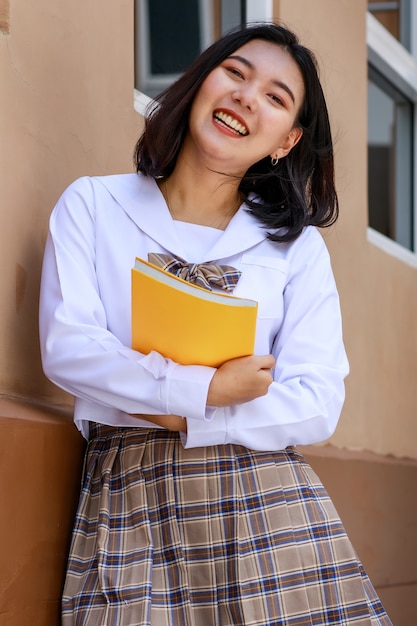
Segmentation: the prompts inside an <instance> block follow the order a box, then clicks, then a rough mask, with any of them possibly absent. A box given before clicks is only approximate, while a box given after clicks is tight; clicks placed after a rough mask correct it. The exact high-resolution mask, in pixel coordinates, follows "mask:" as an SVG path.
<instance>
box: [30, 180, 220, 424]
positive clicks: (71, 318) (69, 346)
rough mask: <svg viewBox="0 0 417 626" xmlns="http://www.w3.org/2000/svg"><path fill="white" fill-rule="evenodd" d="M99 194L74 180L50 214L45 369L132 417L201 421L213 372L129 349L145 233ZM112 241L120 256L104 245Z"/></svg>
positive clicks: (71, 388) (43, 303)
mask: <svg viewBox="0 0 417 626" xmlns="http://www.w3.org/2000/svg"><path fill="white" fill-rule="evenodd" d="M100 193H101V190H100V189H99V191H97V185H96V186H94V185H93V184H92V183H91V179H88V178H84V179H80V180H78V181H76V182H75V183H73V184H72V185H71V186H70V187H69V188H68V189H67V190H66V192H65V193H64V194H63V196H62V197H61V199H60V200H59V202H58V204H57V206H56V208H55V209H54V211H53V214H52V216H51V219H50V231H49V235H48V240H47V244H46V249H45V256H44V263H43V271H42V283H41V297H40V339H41V353H42V361H43V367H44V371H45V373H46V375H47V376H48V377H49V378H50V379H51V380H52V381H53V382H54V383H55V384H56V385H58V386H59V387H61V388H63V389H65V390H66V391H68V392H70V393H71V394H74V395H75V396H77V397H78V398H82V399H85V400H87V401H92V402H97V403H99V404H100V405H103V406H104V407H112V408H115V409H117V410H119V411H122V412H124V413H126V414H130V413H148V414H167V413H174V414H178V415H182V414H185V413H186V414H189V415H193V416H194V417H195V418H200V419H203V418H204V417H205V415H206V411H207V409H206V397H207V390H208V386H209V383H210V380H211V377H212V376H213V373H214V370H213V369H211V368H205V367H199V366H187V367H185V366H180V365H177V364H176V363H173V362H172V361H170V360H168V359H165V358H163V357H162V356H161V355H159V354H157V353H155V352H153V353H151V354H149V355H142V354H140V353H138V352H136V351H134V350H132V349H131V348H130V347H129V346H130V268H131V266H132V265H133V261H134V257H135V251H136V252H137V250H138V247H139V246H140V245H141V240H140V237H141V236H142V235H141V234H140V233H136V231H137V229H135V228H132V223H131V221H130V220H129V218H128V217H127V216H126V215H125V214H124V213H123V211H121V210H120V207H117V205H114V204H112V203H109V201H107V203H103V202H101V198H100ZM97 195H98V197H96V196H97ZM98 207H99V208H98ZM115 212H117V217H113V215H114V214H115ZM112 220H114V224H112ZM103 225H105V226H103ZM104 227H105V228H106V229H107V230H106V233H105V234H103V232H102V231H103V228H104ZM129 232H132V233H134V235H133V239H132V240H131V241H130V240H129V241H128V233H129ZM110 239H111V240H112V245H113V246H114V247H115V249H118V250H119V251H120V252H119V254H118V255H117V256H116V254H115V253H114V250H113V251H109V250H108V248H107V247H106V246H104V247H103V245H104V244H103V242H106V241H107V240H110ZM106 245H107V244H106ZM109 257H110V258H109ZM96 412H97V413H98V417H99V413H100V411H99V410H97V408H96ZM131 420H132V423H134V418H131Z"/></svg>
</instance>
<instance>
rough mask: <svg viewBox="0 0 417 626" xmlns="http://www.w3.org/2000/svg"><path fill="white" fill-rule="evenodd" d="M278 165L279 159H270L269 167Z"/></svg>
mask: <svg viewBox="0 0 417 626" xmlns="http://www.w3.org/2000/svg"><path fill="white" fill-rule="evenodd" d="M278 163H279V158H278V157H271V165H272V167H275V166H276V165H278Z"/></svg>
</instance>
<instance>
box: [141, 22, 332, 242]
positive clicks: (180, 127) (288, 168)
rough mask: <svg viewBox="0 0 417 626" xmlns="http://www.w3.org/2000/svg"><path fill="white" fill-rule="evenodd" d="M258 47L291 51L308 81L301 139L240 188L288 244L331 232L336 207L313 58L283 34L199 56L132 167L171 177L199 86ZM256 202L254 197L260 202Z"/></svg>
mask: <svg viewBox="0 0 417 626" xmlns="http://www.w3.org/2000/svg"><path fill="white" fill-rule="evenodd" d="M253 39H261V40H264V41H268V42H271V43H274V44H276V45H277V46H279V47H281V48H283V49H284V50H286V52H287V53H288V54H290V55H291V57H292V58H293V59H294V61H295V62H296V63H297V65H298V67H299V69H300V72H301V74H302V77H303V81H304V88H305V97H304V101H303V104H302V106H301V110H300V112H299V116H298V120H297V122H296V125H297V126H299V127H300V128H302V130H303V134H302V137H301V139H300V140H299V142H298V143H297V144H296V145H295V146H294V148H293V149H292V150H291V151H290V152H289V154H288V155H287V156H286V157H285V158H283V159H281V160H280V161H279V163H278V165H277V166H275V167H273V166H272V165H271V161H270V159H269V157H267V158H264V159H262V160H260V161H258V162H257V163H254V164H253V165H252V166H251V167H250V168H249V170H248V171H247V172H246V174H245V176H244V177H243V179H242V180H241V182H240V186H239V190H240V192H241V193H242V195H243V197H244V198H245V201H246V203H247V205H248V207H249V210H250V211H251V213H252V214H253V215H254V216H255V217H256V218H257V219H258V220H259V221H260V222H262V223H263V224H264V226H265V228H267V229H268V231H269V232H268V237H269V238H270V239H272V240H275V241H291V240H294V239H296V238H297V237H298V235H299V234H300V233H301V232H302V230H303V228H304V227H305V226H307V225H314V226H321V227H323V226H330V225H331V224H333V223H334V222H335V221H336V219H337V217H338V212H339V206H338V199H337V194H336V190H335V185H334V160H333V143H332V136H331V130H330V123H329V116H328V111H327V106H326V101H325V98H324V94H323V90H322V87H321V84H320V79H319V76H318V70H317V62H316V59H315V56H314V54H313V53H312V52H311V51H310V50H309V49H308V48H305V47H304V46H302V45H301V44H300V43H299V41H298V38H297V36H296V35H295V34H294V33H292V32H291V31H289V30H288V29H287V28H285V27H284V26H282V25H279V24H257V25H252V26H245V27H242V28H239V29H238V30H236V31H232V32H230V33H228V34H227V35H225V36H223V37H222V38H221V39H219V40H218V41H216V42H215V43H213V44H212V45H211V46H210V47H209V48H207V50H205V51H204V52H202V54H201V55H200V56H199V57H198V58H197V59H196V60H195V61H194V62H193V63H192V65H191V66H190V67H189V68H188V69H187V70H186V72H185V73H184V74H183V75H182V76H181V77H180V78H179V79H178V80H177V81H176V82H175V83H174V84H172V85H171V86H170V87H168V88H167V89H166V90H165V91H164V92H162V94H160V96H159V97H158V98H157V99H156V101H155V103H154V105H153V107H151V110H150V111H149V115H148V116H147V118H146V120H145V130H144V132H143V134H142V136H141V137H140V138H139V140H138V142H137V144H136V147H135V154H134V160H135V165H136V169H137V171H138V172H142V173H143V174H144V175H146V176H152V177H154V178H157V177H159V178H161V177H162V178H166V177H168V176H169V175H170V174H171V173H172V171H173V170H174V168H175V164H176V162H177V158H178V155H179V152H180V150H181V147H182V144H183V141H184V138H185V136H186V133H187V130H188V118H189V114H190V109H191V106H192V103H193V101H194V98H195V96H196V94H197V92H198V90H199V88H200V86H201V84H202V82H203V81H204V80H205V78H206V77H207V75H208V74H209V73H210V72H211V71H212V70H213V69H214V68H216V67H217V66H218V65H219V64H220V63H222V62H223V61H224V60H225V59H227V58H228V57H229V56H230V55H231V54H233V52H235V51H236V50H237V49H239V48H241V47H242V46H244V45H245V44H246V43H248V42H249V41H251V40H253ZM252 194H255V195H256V198H255V199H253V195H252ZM248 196H251V199H250V198H249V197H248ZM259 200H261V202H260V201H259Z"/></svg>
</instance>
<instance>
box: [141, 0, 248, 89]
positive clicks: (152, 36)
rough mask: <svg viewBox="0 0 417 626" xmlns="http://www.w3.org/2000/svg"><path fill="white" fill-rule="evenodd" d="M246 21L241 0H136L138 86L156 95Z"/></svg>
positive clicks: (244, 6)
mask: <svg viewBox="0 0 417 626" xmlns="http://www.w3.org/2000/svg"><path fill="white" fill-rule="evenodd" d="M245 20H246V3H245V2H242V1H241V0H227V1H225V0H224V1H223V2H222V1H221V0H217V1H216V0H214V1H212V0H171V1H170V2H167V1H166V0H136V35H137V36H136V40H137V41H138V43H139V47H138V50H137V55H136V70H135V85H136V88H137V89H138V90H139V91H143V92H145V93H147V94H148V95H149V96H155V95H156V94H157V93H158V92H159V91H161V90H162V89H164V88H165V87H167V86H168V85H169V84H170V83H171V82H172V81H174V80H175V79H176V78H177V77H178V76H179V75H180V74H181V72H183V71H184V70H185V68H186V67H188V65H190V63H191V62H192V61H193V59H195V57H197V56H198V54H199V53H200V52H201V51H202V50H204V48H206V47H207V46H208V45H209V44H210V43H211V42H212V41H214V40H215V39H216V38H217V37H219V36H220V35H221V33H223V32H226V31H227V30H229V29H231V28H233V27H234V26H238V25H239V24H242V23H245Z"/></svg>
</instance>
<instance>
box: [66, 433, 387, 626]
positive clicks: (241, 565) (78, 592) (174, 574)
mask: <svg viewBox="0 0 417 626" xmlns="http://www.w3.org/2000/svg"><path fill="white" fill-rule="evenodd" d="M62 620H63V621H62V624H63V626H278V625H279V626H309V625H313V624H314V625H316V626H318V625H320V626H327V625H329V626H330V625H336V624H337V625H341V624H342V625H343V624H344V625H355V626H377V625H379V626H391V621H390V619H389V618H388V616H387V614H386V613H385V611H384V609H383V607H382V605H381V602H380V600H379V598H378V597H377V595H376V592H375V590H374V588H373V587H372V585H371V582H370V580H369V578H368V577H367V575H366V573H365V572H364V570H363V567H362V565H361V563H360V562H359V561H358V558H357V555H356V554H355V552H354V550H353V548H352V545H351V543H350V541H349V539H348V537H347V535H346V532H345V530H344V528H343V526H342V523H341V521H340V519H339V517H338V515H337V513H336V511H335V509H334V507H333V505H332V502H331V500H330V499H329V497H328V495H327V493H326V491H325V489H324V487H323V485H322V484H321V483H320V481H319V480H318V478H317V476H316V475H315V473H314V472H313V470H312V469H311V467H310V466H309V465H308V464H307V463H306V461H305V460H304V458H303V457H302V455H301V454H299V453H298V452H297V451H296V450H295V449H293V448H288V449H286V450H283V451H279V452H254V451H251V450H248V449H246V448H244V447H241V446H236V445H221V446H211V447H206V448H195V449H190V450H186V449H184V448H183V446H182V445H181V442H180V439H179V436H178V434H177V433H174V432H170V431H166V430H159V429H153V428H151V429H149V430H148V429H142V428H113V427H110V426H103V425H98V424H92V425H91V436H90V441H89V445H88V450H87V456H86V466H85V472H84V480H83V488H82V493H81V498H80V504H79V509H78V513H77V516H76V520H75V528H74V533H73V538H72V545H71V550H70V556H69V562H68V570H67V577H66V583H65V589H64V594H63V609H62Z"/></svg>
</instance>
